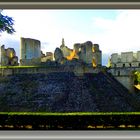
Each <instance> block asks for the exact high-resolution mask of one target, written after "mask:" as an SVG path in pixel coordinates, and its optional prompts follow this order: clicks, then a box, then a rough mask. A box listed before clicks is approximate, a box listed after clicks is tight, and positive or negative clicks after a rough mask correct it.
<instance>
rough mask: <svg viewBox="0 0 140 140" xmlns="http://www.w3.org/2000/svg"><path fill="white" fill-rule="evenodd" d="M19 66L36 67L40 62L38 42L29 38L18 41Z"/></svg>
mask: <svg viewBox="0 0 140 140" xmlns="http://www.w3.org/2000/svg"><path fill="white" fill-rule="evenodd" d="M20 41H21V42H20V43H21V44H20V47H21V48H20V50H21V52H20V65H36V64H39V63H40V62H41V50H40V49H41V48H40V44H41V43H40V41H39V40H35V39H30V38H21V39H20Z"/></svg>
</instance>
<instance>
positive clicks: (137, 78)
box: [134, 71, 140, 85]
mask: <svg viewBox="0 0 140 140" xmlns="http://www.w3.org/2000/svg"><path fill="white" fill-rule="evenodd" d="M134 84H135V85H137V84H140V72H139V71H136V72H134Z"/></svg>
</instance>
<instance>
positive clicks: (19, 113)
mask: <svg viewBox="0 0 140 140" xmlns="http://www.w3.org/2000/svg"><path fill="white" fill-rule="evenodd" d="M2 114H5V115H6V114H7V115H54V116H68V115H69V116H75V115H78V116H83V115H140V112H69V113H59V112H58V113H57V112H54V113H53V112H0V115H2Z"/></svg>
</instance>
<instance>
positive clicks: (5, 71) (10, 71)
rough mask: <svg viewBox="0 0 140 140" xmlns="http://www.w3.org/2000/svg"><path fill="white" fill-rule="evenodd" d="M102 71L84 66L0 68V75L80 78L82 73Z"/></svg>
mask: <svg viewBox="0 0 140 140" xmlns="http://www.w3.org/2000/svg"><path fill="white" fill-rule="evenodd" d="M101 70H102V69H99V68H97V69H93V67H86V66H70V65H69V66H64V65H59V66H48V67H32V68H8V67H7V68H0V75H2V76H7V75H15V74H37V73H44V74H48V73H52V72H60V73H61V72H74V73H75V75H77V76H82V75H83V74H84V73H98V72H100V71H101Z"/></svg>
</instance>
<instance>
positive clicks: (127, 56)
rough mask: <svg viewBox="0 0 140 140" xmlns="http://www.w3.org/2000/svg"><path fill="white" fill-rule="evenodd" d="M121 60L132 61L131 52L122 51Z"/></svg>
mask: <svg viewBox="0 0 140 140" xmlns="http://www.w3.org/2000/svg"><path fill="white" fill-rule="evenodd" d="M121 62H130V63H131V62H133V52H122V53H121Z"/></svg>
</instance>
